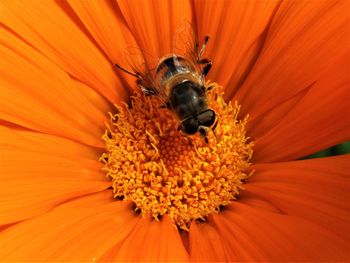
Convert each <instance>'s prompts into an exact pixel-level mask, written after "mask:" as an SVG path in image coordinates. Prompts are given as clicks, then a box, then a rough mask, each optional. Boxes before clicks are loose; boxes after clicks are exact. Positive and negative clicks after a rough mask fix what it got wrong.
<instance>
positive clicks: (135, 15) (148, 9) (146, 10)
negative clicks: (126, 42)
mask: <svg viewBox="0 0 350 263" xmlns="http://www.w3.org/2000/svg"><path fill="white" fill-rule="evenodd" d="M117 2H118V5H119V7H120V10H121V12H122V14H123V16H124V18H125V20H126V22H127V24H128V26H129V28H130V30H131V32H133V34H134V37H135V39H136V41H137V43H138V46H139V47H140V49H141V50H142V51H143V53H144V55H147V54H149V56H150V57H153V58H154V60H155V61H154V62H156V63H157V62H158V59H159V58H161V57H162V56H164V55H167V54H169V53H172V50H173V49H174V44H175V43H174V37H175V35H176V31H178V30H180V29H181V28H180V27H181V26H183V25H184V24H185V23H191V21H192V10H191V4H190V2H189V1H188V0H180V1H162V0H151V1H138V0H132V1H130V0H127V1H123V0H122V1H117ZM146 60H147V58H146ZM147 63H148V65H151V64H150V63H151V62H150V61H147ZM152 66H153V64H152ZM155 66H156V65H155Z"/></svg>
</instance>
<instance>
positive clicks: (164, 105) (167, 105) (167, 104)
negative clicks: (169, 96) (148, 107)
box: [160, 101, 171, 109]
mask: <svg viewBox="0 0 350 263" xmlns="http://www.w3.org/2000/svg"><path fill="white" fill-rule="evenodd" d="M160 107H161V108H162V109H164V108H167V109H169V108H171V104H170V102H169V101H168V102H167V103H165V104H163V105H162V106H160Z"/></svg>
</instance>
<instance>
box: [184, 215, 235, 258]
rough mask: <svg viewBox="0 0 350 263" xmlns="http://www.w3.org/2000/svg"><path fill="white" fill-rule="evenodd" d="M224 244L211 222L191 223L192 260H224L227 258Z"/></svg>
mask: <svg viewBox="0 0 350 263" xmlns="http://www.w3.org/2000/svg"><path fill="white" fill-rule="evenodd" d="M209 222H210V221H209ZM224 246H225V244H224V243H222V242H221V238H220V236H219V233H218V231H217V230H216V229H215V228H214V227H213V225H212V224H211V223H204V224H197V223H195V222H193V223H192V224H191V228H190V251H191V261H193V262H199V261H208V262H214V261H215V262H224V261H225V260H226V255H225V251H224V248H223V247H224ZM231 260H233V258H231Z"/></svg>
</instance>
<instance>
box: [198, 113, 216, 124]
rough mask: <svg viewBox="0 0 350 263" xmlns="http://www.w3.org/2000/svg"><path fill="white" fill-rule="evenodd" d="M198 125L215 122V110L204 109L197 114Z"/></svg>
mask: <svg viewBox="0 0 350 263" xmlns="http://www.w3.org/2000/svg"><path fill="white" fill-rule="evenodd" d="M197 118H198V122H199V125H201V126H206V127H210V126H212V125H213V124H214V122H215V112H214V111H213V110H206V111H203V112H202V113H200V114H198V116H197Z"/></svg>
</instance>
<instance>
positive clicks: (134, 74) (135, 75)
mask: <svg viewBox="0 0 350 263" xmlns="http://www.w3.org/2000/svg"><path fill="white" fill-rule="evenodd" d="M114 65H115V66H116V67H117V68H119V69H120V70H122V71H124V72H125V73H128V74H129V75H131V76H134V77H135V78H137V79H139V78H140V75H139V74H137V73H133V72H130V71H128V70H126V69H125V68H123V67H122V66H120V65H118V64H114Z"/></svg>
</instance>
